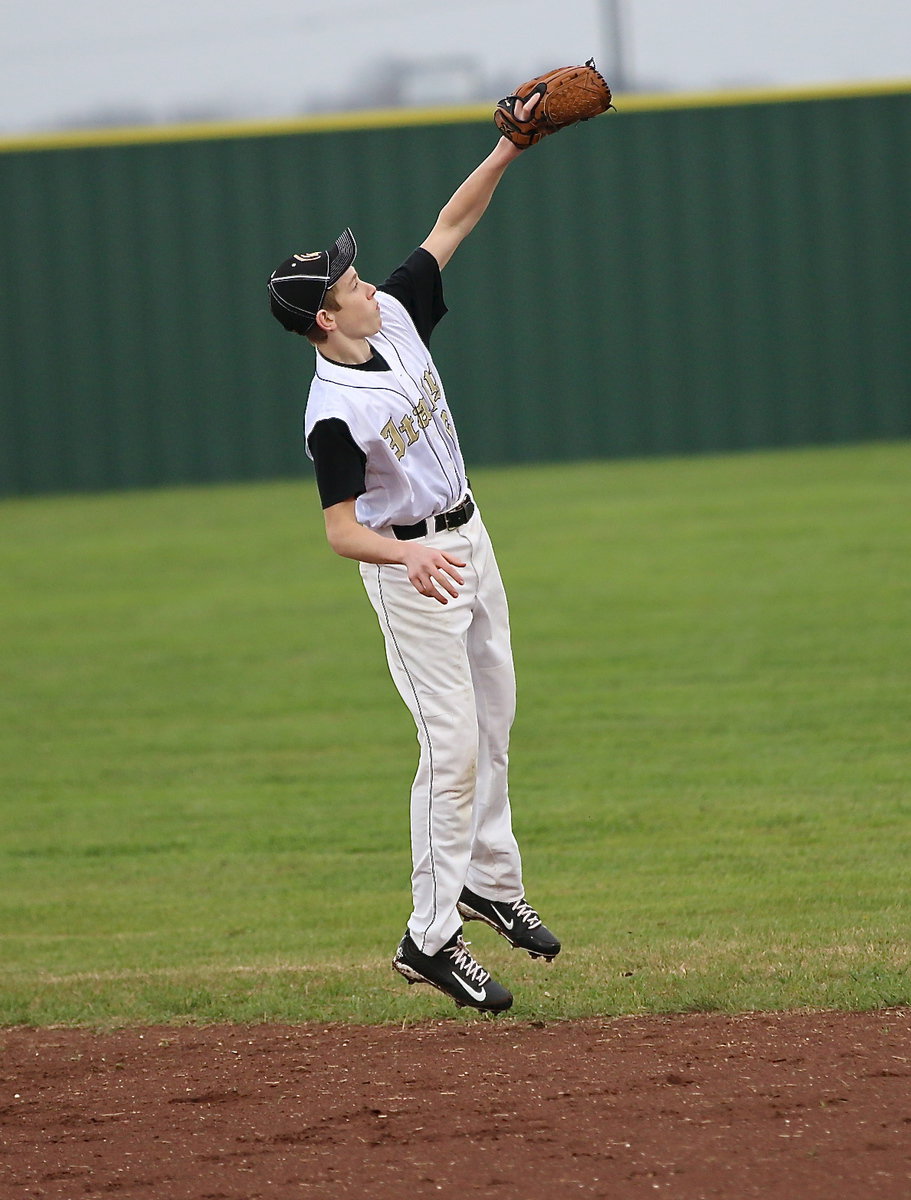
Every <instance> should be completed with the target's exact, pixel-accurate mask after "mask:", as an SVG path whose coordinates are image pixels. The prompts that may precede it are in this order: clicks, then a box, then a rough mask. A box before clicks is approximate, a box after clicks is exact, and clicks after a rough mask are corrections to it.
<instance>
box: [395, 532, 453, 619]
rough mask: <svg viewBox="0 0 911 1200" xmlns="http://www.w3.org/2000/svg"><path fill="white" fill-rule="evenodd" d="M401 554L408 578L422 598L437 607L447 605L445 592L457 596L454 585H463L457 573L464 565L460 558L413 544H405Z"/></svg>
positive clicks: (443, 551)
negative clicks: (430, 599) (432, 601)
mask: <svg viewBox="0 0 911 1200" xmlns="http://www.w3.org/2000/svg"><path fill="white" fill-rule="evenodd" d="M403 551H404V563H405V567H406V569H407V571H408V578H409V580H410V581H411V584H412V586H413V587H414V588H415V589H416V590H417V591H419V592H420V593H421V595H422V596H430V597H432V598H433V599H434V600H438V601H439V602H440V604H448V603H449V601H448V600H447V598H446V595H444V593H447V594H448V595H450V596H453V597H455V596H458V594H459V593H458V591H457V590H456V587H455V585H456V584H459V585H461V584H463V583H464V582H465V580H464V579H463V578H462V576H461V575H460V574H459V572H458V568H459V567H464V566H465V563H464V562H462V560H461V559H459V558H454V557H453V555H451V554H447V553H446V552H445V550H434V549H433V548H432V547H431V546H423V545H420V544H418V543H416V542H409V543H406V544H405V545H404V546H403Z"/></svg>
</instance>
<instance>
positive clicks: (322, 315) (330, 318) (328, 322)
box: [313, 308, 335, 333]
mask: <svg viewBox="0 0 911 1200" xmlns="http://www.w3.org/2000/svg"><path fill="white" fill-rule="evenodd" d="M313 323H314V325H316V327H317V329H322V331H323V332H324V333H331V332H332V331H333V330H334V329H335V313H332V312H330V311H329V309H328V308H321V309H320V310H319V312H318V313H317V314H316V320H315V321H314V322H313Z"/></svg>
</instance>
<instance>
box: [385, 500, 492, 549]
mask: <svg viewBox="0 0 911 1200" xmlns="http://www.w3.org/2000/svg"><path fill="white" fill-rule="evenodd" d="M473 516H474V501H473V500H472V498H471V497H470V496H466V498H465V499H464V500H463V501H462V503H461V504H460V505H459V506H458V507H457V508H451V509H450V510H449V512H444V513H440V515H439V516H438V517H428V518H427V520H426V521H418V523H417V525H393V526H392V532H393V533H394V534H395V536H396V537H397V538H398V539H399V541H400V542H410V541H411V540H412V538H419V537H426V536H427V535H428V533H442V531H443V530H444V529H458V528H459V526H460V525H464V524H465V522H466V521H470V520H471V518H472V517H473ZM431 527H432V528H431Z"/></svg>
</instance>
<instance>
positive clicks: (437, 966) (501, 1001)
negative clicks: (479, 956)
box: [392, 929, 512, 1013]
mask: <svg viewBox="0 0 911 1200" xmlns="http://www.w3.org/2000/svg"><path fill="white" fill-rule="evenodd" d="M392 967H393V970H395V971H398V973H399V974H400V975H404V976H405V978H406V979H407V980H408V982H409V983H429V984H430V986H431V987H435V988H438V989H439V990H440V991H441V992H445V994H446V995H447V996H449V997H450V999H452V1000H455V1002H456V1005H457V1007H459V1008H464V1007H465V1005H469V1006H470V1007H471V1008H479V1009H480V1010H481V1011H482V1012H492V1013H499V1012H505V1011H506V1009H507V1008H509V1006H510V1005H511V1004H512V994H511V993H510V992H508V991H507V990H506V988H505V987H503V986H502V985H501V984H499V983H497V981H496V980H495V979H494V978H493V977H492V976H491V974H490V972H489V971H485V970H484V968H483V967H482V966H481V964H480V963H479V962H475V960H474V959H473V958H472V957H471V955H470V954H469V952H468V946H467V944H466V943H465V942H464V941H463V940H462V931H461V929H460V930H458V932H457V933H455V934H454V935H453V936H452V937H451V938H450V939H449V941H448V942H447V943H446V945H445V946H444V947H443V949H442V950H438V951H437V952H436V954H423V953H422V952H421V951H420V950H419V949H418V948H417V946H416V945H415V944H414V942H413V941H412V939H411V936H410V934H408V933H406V934H405V936H404V937H403V938H402V940H401V942H399V945H398V949H397V950H396V952H395V958H393V960H392Z"/></svg>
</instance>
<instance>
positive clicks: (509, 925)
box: [490, 901, 512, 929]
mask: <svg viewBox="0 0 911 1200" xmlns="http://www.w3.org/2000/svg"><path fill="white" fill-rule="evenodd" d="M490 907H491V908H492V909H493V911H494V912H495V913H496V914H497V916H498V917H499V919H500V924H501V925H502V926H503V928H504V929H512V921H511V920H510V921H507V920H506V918H505V917H504V916H503V914H502V913H501V912H500V910H499V909H498V908H497V906H496V905H495V904H494V903H493V901H491V902H490Z"/></svg>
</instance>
